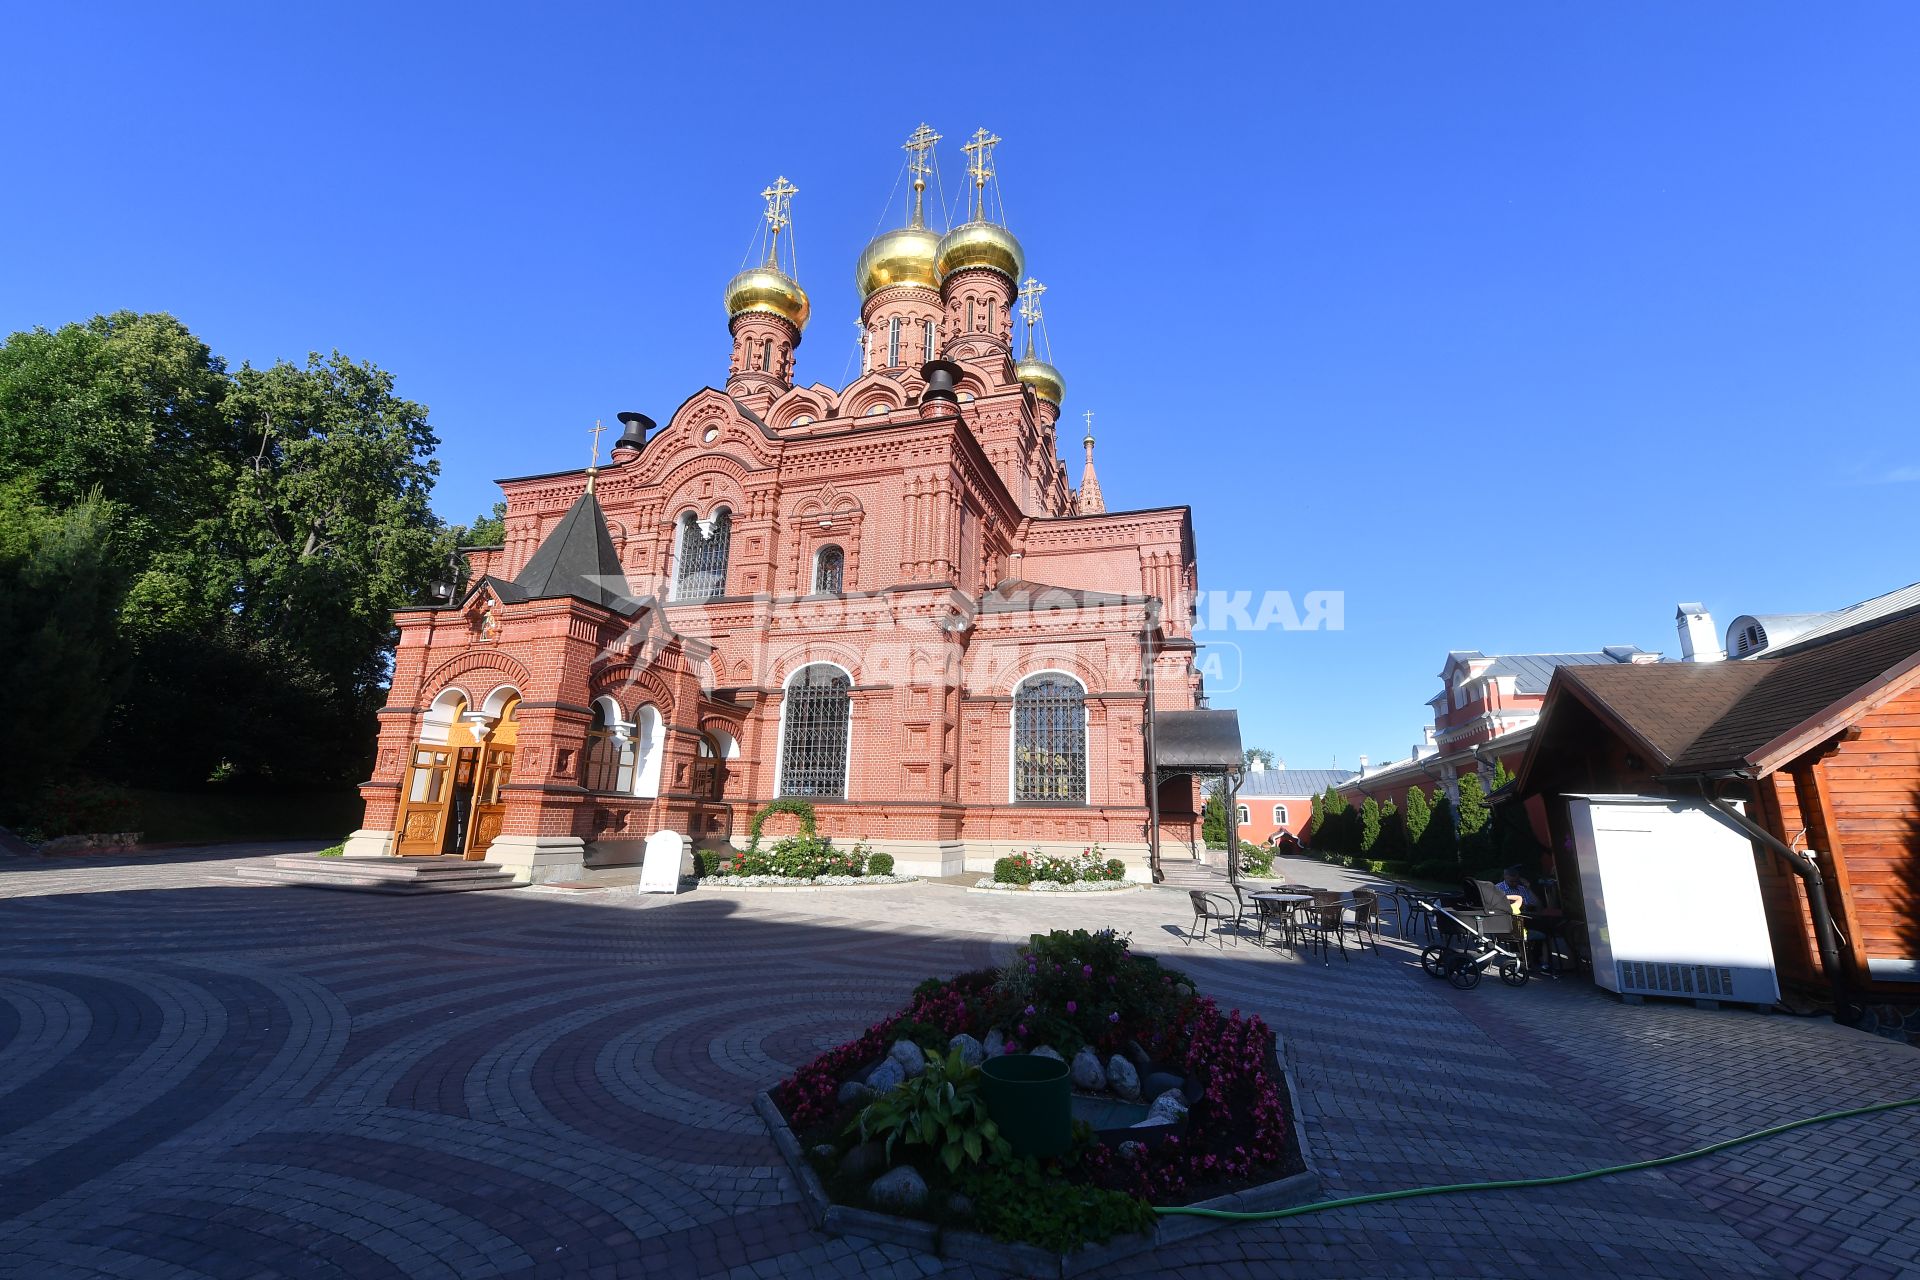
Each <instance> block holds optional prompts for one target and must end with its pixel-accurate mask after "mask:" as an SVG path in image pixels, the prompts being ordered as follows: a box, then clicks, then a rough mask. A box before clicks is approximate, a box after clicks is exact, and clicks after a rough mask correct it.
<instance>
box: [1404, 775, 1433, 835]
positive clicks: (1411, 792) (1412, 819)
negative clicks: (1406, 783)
mask: <svg viewBox="0 0 1920 1280" xmlns="http://www.w3.org/2000/svg"><path fill="white" fill-rule="evenodd" d="M1432 816H1433V810H1432V809H1431V808H1430V807H1429V806H1428V805H1427V793H1426V792H1425V791H1423V790H1421V789H1420V788H1419V787H1417V786H1415V787H1409V788H1407V817H1406V832H1407V847H1408V848H1409V849H1411V848H1413V847H1415V846H1417V845H1418V844H1419V843H1420V837H1421V836H1422V835H1425V834H1426V830H1427V822H1428V821H1429V819H1431V817H1432Z"/></svg>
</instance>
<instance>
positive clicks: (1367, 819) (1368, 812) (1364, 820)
mask: <svg viewBox="0 0 1920 1280" xmlns="http://www.w3.org/2000/svg"><path fill="white" fill-rule="evenodd" d="M1378 843H1380V802H1379V801H1378V800H1375V799H1374V798H1373V797H1372V796H1368V797H1367V798H1366V800H1365V802H1364V803H1362V804H1361V806H1360V852H1361V853H1364V854H1368V855H1370V856H1375V857H1377V856H1378V855H1377V854H1374V852H1373V847H1374V845H1376V844H1378Z"/></svg>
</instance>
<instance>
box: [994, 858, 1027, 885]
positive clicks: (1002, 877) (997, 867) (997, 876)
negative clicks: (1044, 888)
mask: <svg viewBox="0 0 1920 1280" xmlns="http://www.w3.org/2000/svg"><path fill="white" fill-rule="evenodd" d="M1033 877H1034V866H1033V859H1032V858H1030V857H1028V856H1027V855H1026V854H1024V853H1016V854H1011V855H1009V856H1007V857H1005V858H997V859H995V860H994V864H993V879H994V883H995V884H1032V883H1033Z"/></svg>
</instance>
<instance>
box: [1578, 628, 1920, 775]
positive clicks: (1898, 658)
mask: <svg viewBox="0 0 1920 1280" xmlns="http://www.w3.org/2000/svg"><path fill="white" fill-rule="evenodd" d="M1916 660H1920V608H1916V609H1912V610H1909V611H1908V612H1906V613H1902V614H1897V615H1894V616H1892V617H1889V618H1882V619H1875V620H1873V621H1871V622H1867V623H1863V624H1861V625H1860V626H1857V627H1853V628H1849V629H1848V630H1846V631H1843V632H1840V633H1838V634H1836V635H1833V636H1830V637H1826V638H1824V639H1821V640H1819V641H1817V642H1815V643H1813V644H1809V645H1805V646H1796V647H1795V648H1794V649H1792V650H1790V651H1789V652H1786V653H1783V654H1781V655H1780V656H1778V657H1773V658H1769V657H1766V656H1764V655H1763V656H1761V657H1759V658H1754V659H1750V660H1748V661H1745V662H1711V663H1693V662H1665V663H1658V664H1654V665H1646V666H1624V665H1623V666H1608V667H1563V668H1561V669H1560V670H1559V671H1558V672H1556V673H1555V675H1554V681H1553V683H1554V688H1553V689H1552V690H1551V691H1550V696H1549V698H1548V706H1547V708H1544V709H1543V717H1542V718H1543V721H1544V720H1546V719H1549V718H1550V714H1549V713H1550V709H1551V706H1552V704H1553V701H1554V698H1555V697H1557V696H1573V697H1577V698H1579V699H1580V701H1582V702H1584V703H1586V704H1587V705H1588V706H1589V707H1591V708H1593V710H1594V711H1595V712H1596V713H1597V714H1598V715H1600V716H1601V717H1602V718H1603V719H1606V720H1608V721H1610V722H1612V723H1613V724H1614V725H1615V726H1616V727H1617V728H1618V729H1619V730H1620V731H1621V732H1622V733H1624V734H1626V735H1627V736H1628V737H1630V738H1633V739H1635V740H1637V741H1638V742H1639V743H1640V744H1641V745H1642V746H1644V747H1645V748H1647V749H1648V750H1649V751H1650V752H1651V753H1652V755H1653V756H1654V757H1655V759H1656V760H1657V762H1658V763H1659V765H1660V767H1661V769H1662V771H1664V772H1668V773H1695V772H1708V771H1714V770H1719V769H1756V770H1759V771H1760V772H1762V773H1765V772H1770V771H1772V770H1773V769H1775V768H1777V767H1778V766H1779V765H1781V764H1783V763H1785V761H1786V759H1788V758H1790V757H1791V755H1794V754H1798V752H1799V751H1800V750H1804V749H1805V745H1796V744H1798V739H1799V737H1801V736H1804V735H1805V734H1807V733H1819V734H1821V735H1822V736H1824V735H1825V734H1829V733H1834V732H1838V731H1839V729H1840V728H1841V727H1843V726H1842V725H1841V724H1840V723H1838V721H1839V720H1840V719H1843V718H1844V716H1845V714H1846V712H1847V710H1848V708H1849V707H1851V706H1853V705H1854V704H1856V703H1858V704H1862V705H1864V703H1865V702H1866V701H1867V700H1869V699H1870V698H1871V697H1872V696H1873V694H1874V693H1875V692H1876V691H1877V690H1878V689H1879V688H1880V687H1881V686H1882V685H1884V684H1885V683H1887V681H1889V680H1890V679H1892V678H1894V677H1896V676H1898V675H1900V674H1902V673H1903V671H1904V669H1905V668H1907V667H1909V666H1911V665H1912V664H1913V663H1914V662H1915V661H1916ZM1830 721H1831V722H1833V723H1831V725H1829V722H1830ZM1788 748H1794V749H1793V750H1791V751H1788ZM1783 752H1786V754H1782V753H1783Z"/></svg>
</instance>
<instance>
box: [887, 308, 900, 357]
mask: <svg viewBox="0 0 1920 1280" xmlns="http://www.w3.org/2000/svg"><path fill="white" fill-rule="evenodd" d="M899 363H900V317H899V316H895V317H894V318H893V319H891V320H889V321H887V367H888V368H889V369H891V368H894V367H895V366H897V365H898V364H899Z"/></svg>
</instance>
